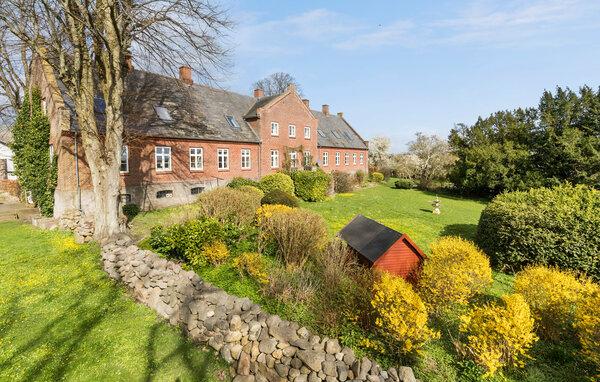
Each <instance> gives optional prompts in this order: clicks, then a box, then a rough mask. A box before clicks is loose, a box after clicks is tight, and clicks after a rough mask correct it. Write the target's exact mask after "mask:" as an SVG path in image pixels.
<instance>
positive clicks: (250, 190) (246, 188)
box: [238, 186, 265, 202]
mask: <svg viewBox="0 0 600 382" xmlns="http://www.w3.org/2000/svg"><path fill="white" fill-rule="evenodd" d="M238 190H240V191H243V192H247V193H249V194H251V195H252V196H254V197H255V198H256V199H258V200H259V202H260V200H261V199H262V198H263V197H264V196H265V193H264V192H262V190H261V189H260V188H258V187H255V186H241V187H240V188H238Z"/></svg>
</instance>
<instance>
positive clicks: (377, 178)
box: [371, 172, 383, 183]
mask: <svg viewBox="0 0 600 382" xmlns="http://www.w3.org/2000/svg"><path fill="white" fill-rule="evenodd" d="M371 180H372V181H373V182H377V183H380V182H383V174H382V173H380V172H373V173H371Z"/></svg>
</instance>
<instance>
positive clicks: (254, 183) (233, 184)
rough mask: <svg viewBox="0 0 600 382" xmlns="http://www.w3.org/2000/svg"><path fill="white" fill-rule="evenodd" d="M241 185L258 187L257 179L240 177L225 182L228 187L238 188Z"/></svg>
mask: <svg viewBox="0 0 600 382" xmlns="http://www.w3.org/2000/svg"><path fill="white" fill-rule="evenodd" d="M242 186H252V187H256V188H259V187H258V182H257V181H255V180H252V179H248V178H242V177H237V178H233V179H232V180H231V182H229V183H227V187H230V188H240V187H242Z"/></svg>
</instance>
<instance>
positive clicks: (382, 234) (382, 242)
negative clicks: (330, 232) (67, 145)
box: [338, 214, 402, 263]
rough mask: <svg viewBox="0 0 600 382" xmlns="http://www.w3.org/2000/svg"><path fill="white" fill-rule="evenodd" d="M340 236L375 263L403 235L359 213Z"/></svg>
mask: <svg viewBox="0 0 600 382" xmlns="http://www.w3.org/2000/svg"><path fill="white" fill-rule="evenodd" d="M338 236H339V237H341V238H342V239H343V240H344V241H345V242H346V243H348V245H349V246H350V247H352V248H353V249H354V250H356V251H357V252H358V253H360V254H361V255H363V256H364V257H366V258H367V259H368V260H369V261H371V262H373V263H374V262H375V261H377V259H379V258H380V257H381V255H383V254H384V253H385V252H386V251H387V250H388V249H390V247H391V246H392V245H393V244H394V243H395V242H397V241H398V239H400V238H401V237H402V234H401V233H400V232H398V231H394V230H393V229H391V228H389V227H386V226H384V225H383V224H380V223H378V222H376V221H375V220H372V219H369V218H368V217H365V216H363V215H361V214H358V215H356V216H355V217H354V219H352V221H351V222H350V223H348V224H347V225H346V226H345V227H344V228H342V230H341V231H340V232H339V233H338Z"/></svg>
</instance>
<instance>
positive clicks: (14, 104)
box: [0, 21, 31, 120]
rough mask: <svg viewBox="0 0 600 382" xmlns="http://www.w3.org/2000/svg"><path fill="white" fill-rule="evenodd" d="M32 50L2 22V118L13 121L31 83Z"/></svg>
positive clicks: (0, 23)
mask: <svg viewBox="0 0 600 382" xmlns="http://www.w3.org/2000/svg"><path fill="white" fill-rule="evenodd" d="M30 63H31V49H29V47H28V46H27V45H26V44H23V43H22V42H21V40H19V39H18V38H17V37H16V36H15V35H14V34H13V33H12V32H11V31H10V28H9V27H8V25H6V24H5V23H4V22H1V21H0V118H2V119H3V120H6V119H8V120H10V119H13V118H14V117H15V116H16V114H17V112H18V111H19V109H20V108H21V105H22V98H23V95H24V93H25V88H26V87H27V84H28V83H29V78H30V73H29V65H30Z"/></svg>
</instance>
